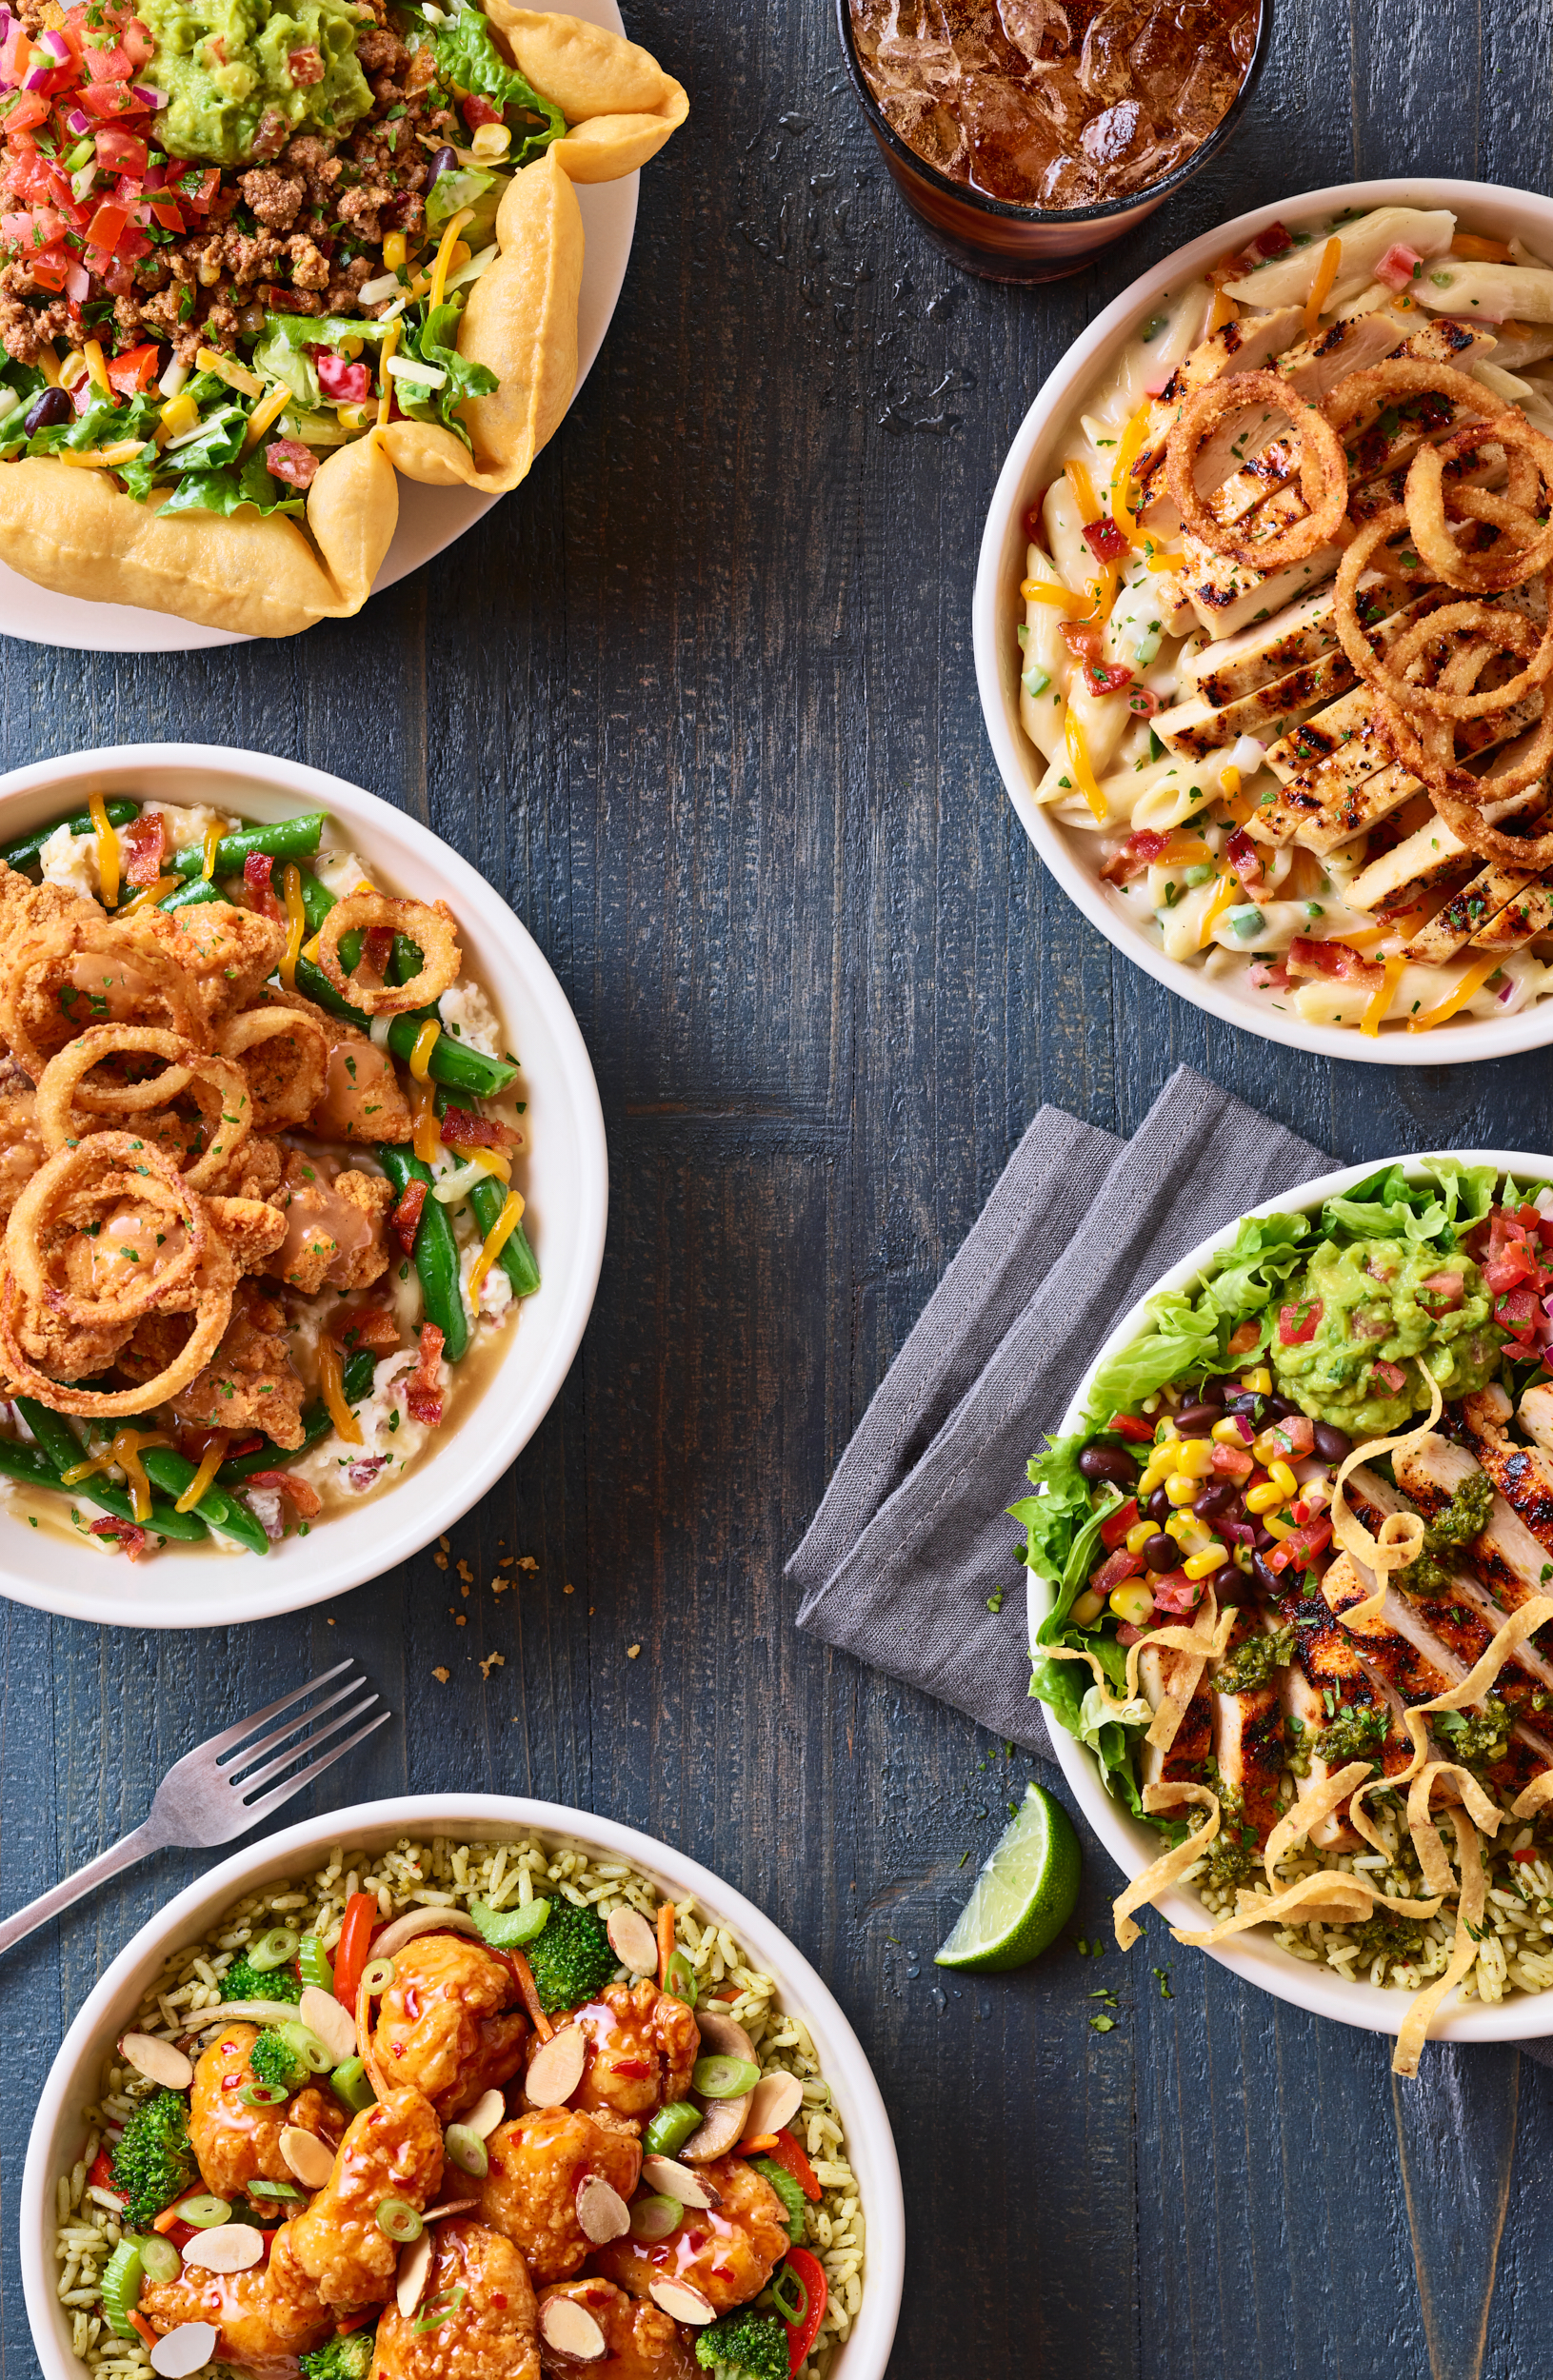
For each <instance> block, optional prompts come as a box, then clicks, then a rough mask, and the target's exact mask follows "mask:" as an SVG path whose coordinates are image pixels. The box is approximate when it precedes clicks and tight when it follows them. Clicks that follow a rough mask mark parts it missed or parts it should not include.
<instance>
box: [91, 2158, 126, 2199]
mask: <svg viewBox="0 0 1553 2380" xmlns="http://www.w3.org/2000/svg"><path fill="white" fill-rule="evenodd" d="M87 2179H88V2181H89V2182H90V2184H91V2187H92V2189H93V2190H112V2188H113V2152H112V2151H111V2150H110V2149H99V2150H98V2152H97V2153H96V2155H95V2156H94V2157H93V2159H92V2161H91V2170H90V2172H89V2173H88V2175H87ZM114 2194H115V2196H118V2197H122V2196H123V2195H124V2193H123V2192H122V2191H119V2192H115V2193H114Z"/></svg>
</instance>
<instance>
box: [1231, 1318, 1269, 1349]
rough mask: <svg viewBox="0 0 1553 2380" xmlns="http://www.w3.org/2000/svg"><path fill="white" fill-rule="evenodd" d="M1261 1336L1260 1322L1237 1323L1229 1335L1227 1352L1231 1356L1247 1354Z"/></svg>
mask: <svg viewBox="0 0 1553 2380" xmlns="http://www.w3.org/2000/svg"><path fill="white" fill-rule="evenodd" d="M1261 1337H1262V1328H1261V1325H1260V1323H1256V1322H1240V1323H1237V1324H1236V1326H1235V1328H1234V1330H1233V1331H1231V1333H1230V1335H1229V1353H1230V1354H1231V1355H1232V1356H1248V1355H1249V1354H1250V1352H1251V1350H1252V1348H1253V1347H1254V1346H1255V1345H1256V1344H1257V1341H1258V1340H1259V1339H1261Z"/></svg>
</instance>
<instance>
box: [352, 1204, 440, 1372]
mask: <svg viewBox="0 0 1553 2380" xmlns="http://www.w3.org/2000/svg"><path fill="white" fill-rule="evenodd" d="M417 1187H418V1188H420V1189H422V1190H424V1189H425V1188H426V1184H425V1182H424V1181H423V1182H420V1183H418V1184H417ZM329 1336H330V1337H331V1338H332V1339H338V1341H339V1343H340V1345H341V1346H342V1347H367V1348H369V1349H370V1351H371V1353H372V1354H373V1355H374V1356H391V1355H395V1354H397V1352H398V1349H399V1325H398V1323H397V1322H396V1321H395V1320H394V1319H393V1316H392V1315H391V1314H390V1313H389V1312H388V1307H387V1306H337V1307H336V1308H335V1311H334V1319H333V1320H332V1321H331V1322H330V1324H329Z"/></svg>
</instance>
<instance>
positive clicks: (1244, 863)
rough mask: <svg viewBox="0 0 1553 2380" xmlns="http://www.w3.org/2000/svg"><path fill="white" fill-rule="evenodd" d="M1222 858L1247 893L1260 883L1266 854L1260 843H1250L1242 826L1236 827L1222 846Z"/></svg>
mask: <svg viewBox="0 0 1553 2380" xmlns="http://www.w3.org/2000/svg"><path fill="white" fill-rule="evenodd" d="M1224 857H1225V859H1227V861H1228V862H1229V864H1230V866H1231V867H1232V868H1233V869H1234V871H1235V874H1236V875H1237V876H1238V877H1239V878H1240V881H1241V883H1243V884H1244V886H1245V888H1246V890H1247V891H1249V890H1250V889H1251V888H1252V886H1253V885H1258V884H1260V883H1261V882H1262V872H1263V869H1264V867H1265V866H1266V863H1267V854H1266V852H1265V851H1264V849H1263V847H1262V845H1261V843H1253V842H1252V840H1251V838H1250V836H1249V835H1248V834H1247V833H1246V831H1245V829H1244V826H1237V827H1236V829H1235V831H1234V833H1233V834H1232V835H1231V836H1230V838H1229V841H1228V843H1225V845H1224Z"/></svg>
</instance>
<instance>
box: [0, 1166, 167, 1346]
mask: <svg viewBox="0 0 1553 2380" xmlns="http://www.w3.org/2000/svg"><path fill="white" fill-rule="evenodd" d="M110 1169H111V1170H110ZM125 1199H129V1200H133V1201H134V1202H135V1204H137V1205H141V1206H151V1207H157V1208H160V1209H161V1210H162V1212H163V1213H164V1214H166V1215H168V1216H169V1217H171V1218H172V1219H173V1220H175V1221H177V1222H178V1223H180V1224H182V1226H183V1229H184V1232H185V1235H186V1236H185V1240H184V1244H183V1246H182V1247H181V1248H175V1249H174V1250H173V1251H172V1253H171V1254H170V1255H169V1257H168V1258H167V1259H166V1260H165V1261H164V1262H163V1264H162V1265H161V1268H160V1270H158V1271H156V1272H148V1273H145V1274H140V1273H138V1272H133V1271H129V1270H128V1268H127V1278H126V1279H125V1280H124V1282H123V1283H122V1284H121V1285H120V1286H119V1288H117V1289H116V1290H112V1291H110V1292H109V1294H108V1295H107V1296H105V1297H100V1298H81V1297H77V1296H76V1295H75V1293H74V1292H73V1291H71V1290H67V1289H62V1288H60V1287H59V1286H58V1285H57V1284H56V1283H55V1282H54V1281H53V1280H52V1279H50V1270H49V1260H50V1254H51V1250H50V1245H49V1241H50V1226H51V1225H62V1226H64V1227H66V1228H67V1229H69V1231H70V1233H71V1235H72V1236H73V1235H75V1234H78V1233H79V1232H80V1231H81V1230H82V1229H83V1227H84V1220H85V1216H86V1214H87V1213H88V1212H89V1211H90V1209H91V1208H92V1207H94V1206H98V1205H102V1204H104V1203H106V1202H109V1201H115V1200H125ZM67 1207H68V1208H69V1209H70V1213H69V1216H68V1217H67V1216H66V1215H65V1213H64V1212H63V1210H65V1209H66V1208H67ZM211 1237H212V1234H211V1231H210V1226H209V1217H208V1216H207V1213H206V1209H205V1203H204V1200H202V1199H201V1198H200V1197H199V1195H198V1193H197V1191H195V1190H193V1189H192V1188H190V1186H189V1183H188V1182H186V1181H185V1180H183V1178H182V1176H181V1175H180V1174H179V1173H178V1172H177V1171H176V1169H175V1168H174V1167H173V1166H172V1165H171V1164H169V1161H168V1160H167V1159H166V1158H165V1157H164V1156H163V1155H162V1153H161V1151H160V1150H159V1149H156V1148H153V1147H152V1146H151V1145H150V1143H149V1141H147V1140H142V1138H141V1137H140V1135H139V1134H138V1133H135V1132H94V1133H92V1134H91V1135H90V1137H89V1138H88V1139H87V1140H81V1141H78V1142H77V1143H76V1144H75V1146H74V1147H73V1148H63V1149H56V1150H55V1152H54V1154H53V1155H52V1156H51V1157H50V1158H49V1159H47V1160H45V1162H44V1163H43V1164H42V1165H40V1166H39V1168H38V1170H37V1172H36V1173H35V1174H34V1175H33V1177H32V1179H31V1180H30V1182H29V1183H28V1185H27V1187H26V1189H25V1190H24V1191H23V1192H22V1195H21V1197H20V1198H19V1199H18V1200H17V1201H16V1203H15V1205H14V1206H13V1207H12V1208H11V1210H10V1220H9V1221H8V1222H7V1224H6V1237H5V1242H4V1248H5V1264H6V1270H7V1273H8V1275H9V1276H10V1279H12V1280H13V1281H14V1282H15V1283H16V1286H17V1289H18V1291H19V1292H20V1294H21V1295H22V1296H23V1297H24V1298H26V1299H28V1300H29V1301H30V1303H31V1304H32V1305H34V1306H35V1307H38V1308H39V1309H46V1310H47V1311H48V1312H49V1313H50V1315H53V1316H57V1317H58V1318H59V1319H61V1320H62V1321H68V1322H72V1323H74V1324H76V1325H77V1326H78V1327H79V1328H82V1329H86V1330H94V1329H98V1328H110V1327H116V1326H117V1325H118V1324H120V1323H126V1322H134V1321H138V1320H139V1319H140V1317H141V1316H142V1315H144V1314H149V1313H151V1312H153V1311H154V1310H155V1309H156V1308H157V1307H158V1306H162V1305H165V1304H166V1303H167V1300H168V1299H169V1296H170V1294H171V1293H172V1292H173V1291H174V1290H181V1289H182V1288H183V1287H184V1284H185V1283H186V1282H187V1281H189V1280H190V1279H192V1278H193V1276H194V1274H195V1273H196V1272H197V1270H198V1269H199V1265H200V1261H201V1259H202V1258H203V1257H204V1255H205V1254H206V1252H207V1250H208V1248H209V1242H210V1240H211ZM8 1352H9V1351H8Z"/></svg>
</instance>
